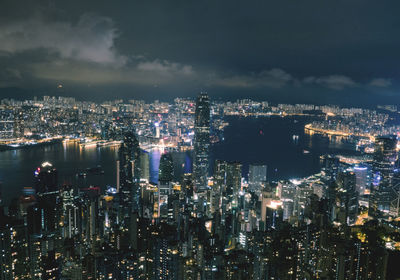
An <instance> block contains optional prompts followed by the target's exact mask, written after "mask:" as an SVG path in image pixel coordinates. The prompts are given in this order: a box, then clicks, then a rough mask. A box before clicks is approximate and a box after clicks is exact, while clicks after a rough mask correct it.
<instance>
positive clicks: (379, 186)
mask: <svg viewBox="0 0 400 280" xmlns="http://www.w3.org/2000/svg"><path fill="white" fill-rule="evenodd" d="M396 145H397V139H396V137H395V136H387V137H377V138H376V139H375V152H374V161H373V189H372V192H371V199H370V205H369V208H370V214H371V215H377V214H378V211H379V212H380V213H381V214H386V215H387V214H388V213H389V212H390V204H391V202H392V201H393V200H396V198H397V196H396V194H395V193H394V191H393V189H392V188H393V175H394V167H395V162H396V160H397V152H396Z"/></svg>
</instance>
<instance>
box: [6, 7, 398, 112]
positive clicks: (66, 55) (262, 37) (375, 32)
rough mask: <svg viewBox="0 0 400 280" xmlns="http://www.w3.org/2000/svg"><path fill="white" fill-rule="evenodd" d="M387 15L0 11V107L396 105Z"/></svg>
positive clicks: (291, 10)
mask: <svg viewBox="0 0 400 280" xmlns="http://www.w3.org/2000/svg"><path fill="white" fill-rule="evenodd" d="M399 14H400V1H398V0H393V1H376V0H374V1H369V0H345V1H341V0H336V1H322V0H305V1H286V0H279V1H276V0H275V1H267V0H259V1H243V0H242V1H232V0H231V1H225V0H201V1H200V0H197V1H191V0H182V1H178V0H177V1H174V0H163V1H152V0H145V1H144V0H142V1H135V0H125V1H122V0H121V1H117V0H115V1H99V0H96V1H65V0H63V1H61V0H60V1H55V0H47V1H42V0H32V1H29V0H0V88H1V89H0V97H1V98H5V97H15V98H24V97H27V98H28V97H32V96H33V95H37V96H41V95H64V96H75V97H78V98H80V99H87V100H105V99H114V98H115V97H120V98H125V99H128V98H140V99H146V100H153V99H155V98H157V99H160V100H171V99H172V98H174V97H177V96H195V95H196V94H197V93H198V92H199V91H207V92H208V93H209V94H210V95H211V97H212V98H214V99H236V98H247V97H251V98H255V99H263V100H270V101H273V102H289V103H294V102H312V103H318V104H322V103H336V104H344V105H349V104H351V105H371V104H376V103H380V104H385V103H388V104H389V103H394V104H397V103H399V101H400V92H399V85H400V83H399V82H400V81H399V80H400V76H399V73H400V68H399V66H400V16H399ZM58 84H62V85H63V88H62V89H57V85H58Z"/></svg>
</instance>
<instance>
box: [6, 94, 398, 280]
mask: <svg viewBox="0 0 400 280" xmlns="http://www.w3.org/2000/svg"><path fill="white" fill-rule="evenodd" d="M45 100H46V101H43V102H39V104H42V106H39V107H38V108H37V110H39V111H40V113H39V114H32V115H35V116H38V118H39V119H38V120H39V123H40V122H49V127H52V129H56V130H57V133H61V132H60V131H61V130H62V131H63V132H62V133H65V131H66V130H68V129H72V130H68V133H67V134H70V133H72V134H73V133H77V130H76V129H77V127H79V126H80V125H83V126H85V124H82V122H83V120H82V119H80V118H83V117H84V116H85V117H84V118H85V123H86V122H94V123H96V124H98V126H93V125H89V126H92V127H93V131H92V130H86V128H85V129H83V130H84V131H85V132H84V134H85V135H89V134H90V133H94V134H103V136H102V137H103V138H104V139H119V141H120V147H119V154H118V161H117V162H112V163H110V164H116V165H117V173H116V184H115V186H107V187H106V186H101V187H91V188H80V186H64V185H61V184H60V182H59V181H58V171H57V169H56V166H53V165H52V164H51V163H49V162H44V163H43V164H42V165H41V166H40V167H38V168H37V169H36V170H35V173H34V176H35V182H36V183H35V185H34V186H33V188H25V189H24V190H23V194H22V196H21V197H20V198H19V199H18V200H14V202H13V203H12V204H11V205H9V206H8V207H2V208H1V211H0V267H1V270H0V279H1V280H3V279H4V280H6V279H260V280H261V279H394V277H395V276H396V275H397V276H398V275H400V269H399V268H398V267H396V263H398V261H399V260H400V251H399V250H400V245H399V244H400V243H399V242H400V233H399V230H400V224H399V210H400V206H399V205H400V174H399V172H398V169H397V167H398V161H399V158H398V151H397V138H396V137H393V136H390V137H389V136H382V137H376V138H375V139H374V153H373V158H372V159H371V160H367V161H364V162H359V163H358V164H349V163H345V162H342V161H341V160H340V158H338V157H334V156H329V155H327V156H325V157H324V158H323V161H324V167H323V168H322V170H321V172H320V173H318V174H314V175H312V176H310V177H307V178H299V179H292V180H281V181H278V182H269V181H268V178H267V166H265V165H262V164H257V163H255V164H253V165H250V167H249V174H248V179H247V180H246V179H244V178H243V172H242V169H243V166H242V164H241V163H240V162H227V161H224V160H216V161H215V163H214V165H213V166H214V168H213V171H212V172H209V165H210V163H209V146H210V142H211V139H212V137H213V134H214V133H215V132H213V129H215V127H216V126H219V125H222V126H223V120H221V119H219V120H218V121H214V120H212V119H211V116H214V115H218V114H219V113H217V112H218V111H220V110H222V111H224V113H226V112H227V110H228V111H229V109H227V108H230V107H231V105H227V104H225V105H214V106H212V105H211V104H210V100H209V97H208V95H207V94H205V93H201V94H200V95H199V96H198V98H197V100H196V102H195V103H193V102H191V101H190V100H186V99H177V100H175V105H174V106H171V105H168V104H167V103H158V102H156V103H153V104H150V105H148V104H145V103H141V102H139V103H135V102H131V103H130V104H123V103H121V102H115V103H112V104H103V105H101V106H94V107H92V106H89V104H90V103H85V102H82V103H79V104H80V105H76V104H75V101H74V100H72V99H65V100H64V99H53V98H46V99H45ZM32 102H36V101H32ZM45 102H47V103H46V104H50V103H52V102H54V104H57V105H56V107H57V106H62V105H60V104H61V103H63V102H65V103H66V104H69V105H72V104H75V105H74V106H77V108H75V107H72V108H71V111H75V112H76V116H77V117H76V119H74V120H76V123H77V124H79V125H77V126H75V125H74V122H75V121H71V122H66V121H65V120H64V119H63V116H61V115H60V114H68V113H67V112H60V110H58V111H57V112H54V111H51V110H50V109H49V110H47V109H45V108H46V106H47V105H45ZM70 102H71V103H70ZM246 102H247V103H248V101H243V102H242V103H243V104H247V103H246ZM239 103H240V102H239ZM85 104H86V105H85ZM20 105H21V106H28V105H29V104H20ZM31 105H32V107H35V106H36V105H34V103H32V104H31ZM69 105H66V106H67V107H69ZM264 105H268V104H261V105H260V106H264ZM2 106H10V104H7V102H4V101H3V105H2ZM81 106H82V107H81ZM85 106H87V107H85ZM121 106H122V107H123V108H124V109H121ZM232 106H233V105H232ZM83 107H85V108H83ZM116 107H119V109H116ZM278 107H279V106H278ZM281 107H282V106H281ZM35 108H36V107H35ZM144 108H146V109H144ZM114 109H115V110H114ZM322 109H323V108H322ZM35 110H36V109H35ZM80 110H81V111H80ZM124 110H126V111H124ZM302 110H315V108H314V107H310V106H305V107H304V108H303V109H302ZM107 111H109V113H111V114H110V117H111V118H110V119H107V118H104V116H103V114H106V113H105V112H107ZM122 111H123V112H126V114H120V112H122ZM26 112H29V111H25V113H26ZM89 112H90V113H89ZM168 112H174V113H173V114H172V113H169V114H167V113H168ZM114 113H115V114H117V113H118V115H115V114H114ZM7 114H9V115H10V116H11V115H12V113H11V112H9V113H4V114H3V115H7ZM13 114H15V112H14V113H13ZM52 114H55V115H52ZM107 114H108V113H107ZM113 114H114V115H113ZM89 115H90V116H91V117H89ZM39 116H41V117H39ZM56 116H57V117H56ZM138 116H141V118H138ZM143 116H147V117H148V118H143ZM185 116H191V117H190V118H189V117H187V118H185ZM92 117H93V118H92ZM12 118H14V119H15V121H14V122H17V123H18V122H19V124H18V125H20V126H18V125H14V129H15V130H18V131H19V130H20V129H19V127H21V126H22V125H23V126H24V127H25V129H30V131H31V132H32V133H33V132H34V131H33V130H32V126H31V124H30V123H31V121H30V120H28V119H27V118H26V115H25V114H24V115H23V116H21V115H20V113H18V114H17V115H15V116H13V117H12ZM57 119H59V120H58V121H57ZM61 119H63V120H64V121H61ZM40 120H41V121H40ZM108 120H109V123H108ZM155 123H157V125H154V124H155ZM56 124H57V125H56ZM38 126H40V127H41V125H39V124H38ZM57 127H58V128H57ZM60 127H64V128H65V127H67V128H65V130H64V128H63V129H61V130H60V131H58V129H59V128H60ZM40 129H43V128H42V127H41V128H40ZM210 131H211V132H210ZM192 132H193V133H192ZM35 133H36V132H35ZM13 134H14V135H13V137H14V136H15V137H16V135H15V133H13ZM25 134H26V133H25ZM190 134H194V135H191V136H192V137H191V138H190V139H191V140H190V143H189V144H188V146H190V147H193V168H184V171H183V172H182V173H183V176H181V177H179V178H177V177H176V176H175V174H176V173H175V172H174V169H175V168H176V165H174V162H173V157H172V156H171V154H170V153H169V150H168V149H166V150H165V153H164V154H163V155H162V156H161V159H160V167H159V177H158V182H149V179H148V178H149V174H148V164H149V163H148V158H147V159H146V153H145V151H143V149H142V148H141V144H142V143H141V141H143V140H145V141H147V142H146V143H148V142H149V140H148V139H149V138H152V139H153V138H155V139H158V140H159V139H160V138H163V137H167V138H168V137H175V136H176V137H182V135H190ZM210 135H211V136H210ZM214 135H215V134H214ZM79 136H82V135H79ZM91 136H93V135H91ZM146 137H147V138H146ZM167 138H166V140H167ZM177 139H179V141H178V140H177ZM177 139H175V140H176V142H177V143H182V142H185V140H184V139H182V138H177ZM157 143H158V142H157ZM182 145H183V144H182ZM192 170H193V171H192ZM27 176H29V174H27Z"/></svg>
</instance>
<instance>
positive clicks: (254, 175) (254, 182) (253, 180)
mask: <svg viewBox="0 0 400 280" xmlns="http://www.w3.org/2000/svg"><path fill="white" fill-rule="evenodd" d="M266 181H267V166H266V165H250V166H249V188H250V190H261V189H262V186H263V185H265V182H266Z"/></svg>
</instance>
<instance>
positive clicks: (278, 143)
mask: <svg viewBox="0 0 400 280" xmlns="http://www.w3.org/2000/svg"><path fill="white" fill-rule="evenodd" d="M227 120H228V122H229V123H230V125H229V126H228V127H227V128H226V129H225V132H224V136H225V140H224V141H223V142H221V143H218V144H216V145H214V146H213V147H212V155H213V157H214V158H216V159H224V160H228V161H235V160H236V161H239V162H241V163H242V164H243V175H244V176H245V177H246V176H247V174H248V165H249V164H266V165H267V166H268V168H267V177H268V180H276V179H288V178H296V177H305V176H308V175H311V174H313V173H316V172H319V170H320V155H323V154H327V153H332V154H337V153H341V154H356V152H355V146H354V144H350V143H348V142H347V143H346V142H345V141H341V140H340V139H338V138H328V137H327V136H321V135H315V134H314V135H313V136H310V135H308V134H305V133H304V125H305V124H307V123H310V122H311V121H312V120H315V118H314V119H313V118H310V117H286V118H281V117H276V116H273V117H263V118H237V117H232V118H228V119H227ZM294 135H298V139H294V138H293V136H294ZM307 152H309V153H307Z"/></svg>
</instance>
